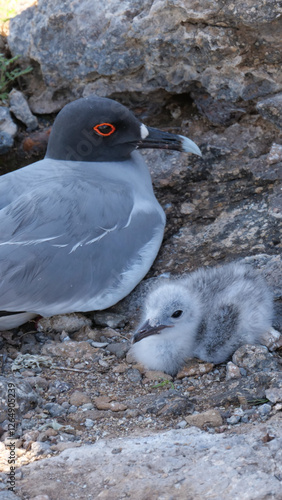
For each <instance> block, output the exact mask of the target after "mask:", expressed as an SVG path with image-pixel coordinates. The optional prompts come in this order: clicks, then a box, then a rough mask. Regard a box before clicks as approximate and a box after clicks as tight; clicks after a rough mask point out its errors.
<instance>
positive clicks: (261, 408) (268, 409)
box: [258, 403, 271, 417]
mask: <svg viewBox="0 0 282 500" xmlns="http://www.w3.org/2000/svg"><path fill="white" fill-rule="evenodd" d="M258 412H259V414H260V415H261V416H262V417H264V416H265V415H268V414H269V413H270V412H271V405H269V404H268V403H265V404H263V405H261V406H259V407H258Z"/></svg>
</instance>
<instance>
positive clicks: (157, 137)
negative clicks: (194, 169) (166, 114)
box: [137, 127, 202, 156]
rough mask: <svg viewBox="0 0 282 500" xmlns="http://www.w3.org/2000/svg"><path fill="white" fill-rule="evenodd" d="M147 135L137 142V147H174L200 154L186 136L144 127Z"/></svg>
mask: <svg viewBox="0 0 282 500" xmlns="http://www.w3.org/2000/svg"><path fill="white" fill-rule="evenodd" d="M146 129H147V131H148V132H149V133H148V135H147V136H146V137H145V138H144V139H141V140H140V141H139V142H138V143H137V149H142V148H153V149H175V150H176V151H184V152H186V153H194V154H195V155H198V156H202V153H201V151H200V149H199V148H198V146H197V144H195V143H194V142H193V141H191V139H188V137H184V136H183V135H176V134H170V133H169V132H163V131H162V130H159V129H157V128H152V127H146Z"/></svg>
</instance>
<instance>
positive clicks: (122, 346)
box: [107, 342, 130, 359]
mask: <svg viewBox="0 0 282 500" xmlns="http://www.w3.org/2000/svg"><path fill="white" fill-rule="evenodd" d="M129 347H130V346H129V344H128V343H127V342H113V343H112V344H109V345H108V346H107V351H110V352H111V353H112V354H115V356H116V357H117V358H119V359H122V358H125V356H126V353H127V351H128V349H129Z"/></svg>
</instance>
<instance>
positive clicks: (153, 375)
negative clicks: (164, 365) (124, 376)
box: [144, 370, 172, 381]
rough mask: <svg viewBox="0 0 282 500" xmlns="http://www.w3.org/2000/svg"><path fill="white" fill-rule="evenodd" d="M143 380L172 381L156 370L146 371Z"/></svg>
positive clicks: (166, 374)
mask: <svg viewBox="0 0 282 500" xmlns="http://www.w3.org/2000/svg"><path fill="white" fill-rule="evenodd" d="M144 377H145V379H147V381H149V380H172V377H171V375H168V373H164V372H161V371H158V370H147V371H145V373H144Z"/></svg>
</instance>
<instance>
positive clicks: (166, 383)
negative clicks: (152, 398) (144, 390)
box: [153, 380, 174, 389]
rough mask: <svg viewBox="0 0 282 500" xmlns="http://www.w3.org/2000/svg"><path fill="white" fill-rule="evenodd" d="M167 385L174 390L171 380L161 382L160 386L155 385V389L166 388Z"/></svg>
mask: <svg viewBox="0 0 282 500" xmlns="http://www.w3.org/2000/svg"><path fill="white" fill-rule="evenodd" d="M166 385H169V386H170V389H174V384H173V383H172V382H171V381H170V380H163V381H162V382H159V384H156V385H153V389H157V388H158V387H165V386H166Z"/></svg>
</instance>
